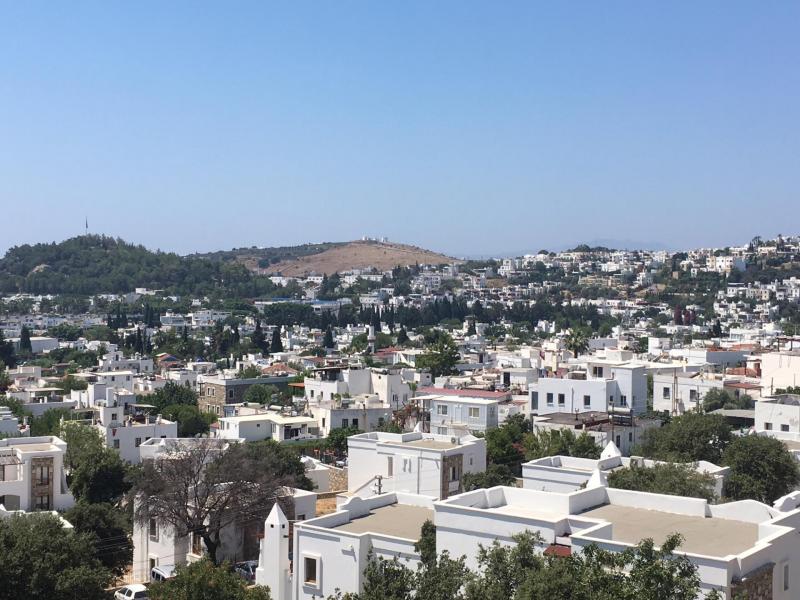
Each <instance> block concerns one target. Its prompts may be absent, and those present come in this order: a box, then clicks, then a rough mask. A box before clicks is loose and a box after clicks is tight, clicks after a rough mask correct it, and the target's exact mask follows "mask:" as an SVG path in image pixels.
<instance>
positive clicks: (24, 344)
mask: <svg viewBox="0 0 800 600" xmlns="http://www.w3.org/2000/svg"><path fill="white" fill-rule="evenodd" d="M19 351H20V352H22V353H23V354H24V353H26V352H27V353H31V352H33V347H32V346H31V330H30V329H28V327H27V326H26V325H23V326H22V330H21V331H20V334H19Z"/></svg>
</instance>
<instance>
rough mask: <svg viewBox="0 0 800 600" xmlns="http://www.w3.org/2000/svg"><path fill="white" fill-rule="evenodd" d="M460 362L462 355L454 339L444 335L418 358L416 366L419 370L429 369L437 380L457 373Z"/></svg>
mask: <svg viewBox="0 0 800 600" xmlns="http://www.w3.org/2000/svg"><path fill="white" fill-rule="evenodd" d="M460 360H461V355H460V354H459V352H458V347H457V346H456V344H455V342H454V341H453V338H451V337H450V336H449V335H447V334H444V335H442V336H440V337H439V339H438V340H437V341H436V342H434V343H433V344H431V345H430V346H428V348H427V349H426V352H425V354H422V355H420V356H419V357H418V358H417V361H416V366H417V368H418V369H428V370H429V371H430V373H431V376H432V377H433V378H436V377H439V376H441V375H453V374H455V373H457V372H458V371H457V370H456V365H457V364H458V362H459V361H460Z"/></svg>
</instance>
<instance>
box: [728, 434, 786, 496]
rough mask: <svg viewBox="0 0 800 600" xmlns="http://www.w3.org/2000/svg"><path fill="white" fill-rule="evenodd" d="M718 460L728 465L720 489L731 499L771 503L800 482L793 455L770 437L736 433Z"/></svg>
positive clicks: (778, 441) (781, 443) (780, 442)
mask: <svg viewBox="0 0 800 600" xmlns="http://www.w3.org/2000/svg"><path fill="white" fill-rule="evenodd" d="M722 462H723V464H724V465H726V466H728V467H730V468H731V472H730V475H729V476H728V479H727V481H726V482H725V491H724V493H725V496H726V497H728V498H730V499H731V500H743V499H746V498H751V499H753V500H758V501H759V502H765V503H766V504H772V503H773V502H774V501H775V500H777V499H778V498H780V497H781V496H784V495H785V494H788V493H789V492H790V491H792V490H793V489H794V487H795V486H796V485H797V484H798V482H800V471H798V466H797V461H796V460H795V458H794V456H792V454H791V453H790V452H789V451H788V450H787V449H786V446H785V445H784V444H783V442H782V441H780V440H778V439H775V438H772V437H768V436H761V435H747V436H741V437H737V438H736V439H734V440H733V442H731V444H730V445H729V446H728V447H727V449H726V450H725V453H724V454H723V457H722Z"/></svg>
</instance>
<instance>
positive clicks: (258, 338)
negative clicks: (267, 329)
mask: <svg viewBox="0 0 800 600" xmlns="http://www.w3.org/2000/svg"><path fill="white" fill-rule="evenodd" d="M250 341H251V342H252V344H253V346H255V347H256V348H258V349H259V350H260V351H261V352H262V354H266V353H267V351H268V350H269V345H268V344H267V338H266V337H265V336H264V331H263V330H262V329H261V319H256V328H255V331H253V335H251V336H250Z"/></svg>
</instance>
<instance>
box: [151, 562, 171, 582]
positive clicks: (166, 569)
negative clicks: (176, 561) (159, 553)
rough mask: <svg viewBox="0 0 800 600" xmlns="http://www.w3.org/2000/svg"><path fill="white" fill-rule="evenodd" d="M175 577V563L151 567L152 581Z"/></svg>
mask: <svg viewBox="0 0 800 600" xmlns="http://www.w3.org/2000/svg"><path fill="white" fill-rule="evenodd" d="M173 577H175V565H159V566H157V567H153V568H152V569H150V581H155V582H158V581H164V580H166V579H172V578H173Z"/></svg>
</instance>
